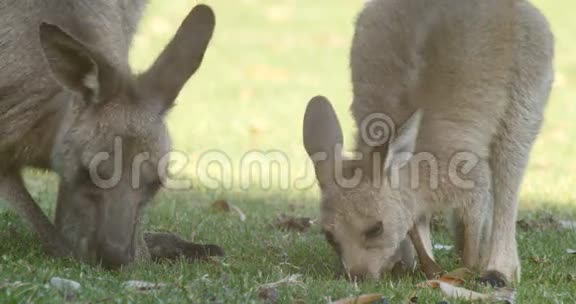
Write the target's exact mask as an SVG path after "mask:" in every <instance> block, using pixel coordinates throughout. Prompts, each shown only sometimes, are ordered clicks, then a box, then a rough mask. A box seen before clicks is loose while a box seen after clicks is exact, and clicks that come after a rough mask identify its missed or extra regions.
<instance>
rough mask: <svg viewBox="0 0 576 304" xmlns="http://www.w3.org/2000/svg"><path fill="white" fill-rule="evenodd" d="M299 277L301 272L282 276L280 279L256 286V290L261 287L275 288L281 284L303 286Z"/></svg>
mask: <svg viewBox="0 0 576 304" xmlns="http://www.w3.org/2000/svg"><path fill="white" fill-rule="evenodd" d="M301 278H302V275H301V274H292V275H289V276H287V277H285V278H283V279H282V280H279V281H276V282H273V283H266V284H262V285H260V286H258V290H260V289H262V288H277V287H279V286H282V285H298V286H300V287H304V283H303V282H302V280H301Z"/></svg>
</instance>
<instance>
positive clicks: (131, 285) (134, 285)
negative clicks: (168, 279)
mask: <svg viewBox="0 0 576 304" xmlns="http://www.w3.org/2000/svg"><path fill="white" fill-rule="evenodd" d="M122 286H124V288H127V289H135V290H138V291H150V290H154V289H161V288H164V287H166V284H164V283H150V282H144V281H127V282H124V284H122Z"/></svg>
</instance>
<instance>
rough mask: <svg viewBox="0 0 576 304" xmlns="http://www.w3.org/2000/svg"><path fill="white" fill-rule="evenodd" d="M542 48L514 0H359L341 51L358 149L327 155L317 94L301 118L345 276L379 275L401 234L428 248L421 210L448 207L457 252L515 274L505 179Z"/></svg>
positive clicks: (541, 92)
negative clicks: (347, 48) (347, 52)
mask: <svg viewBox="0 0 576 304" xmlns="http://www.w3.org/2000/svg"><path fill="white" fill-rule="evenodd" d="M553 57H554V38H553V35H552V33H551V32H550V29H549V25H548V22H547V20H546V18H545V17H544V16H543V15H542V14H541V13H540V12H539V11H538V9H536V8H535V7H534V6H533V5H531V4H530V3H529V2H527V1H523V0H433V1H431V0H372V1H367V3H366V5H365V8H364V9H363V11H362V12H361V13H360V15H359V17H358V19H357V22H356V32H355V35H354V39H353V46H352V51H351V59H350V62H351V69H352V83H353V90H354V100H353V102H352V113H353V115H354V118H355V121H356V125H357V127H358V136H357V152H358V153H357V154H358V155H359V156H361V157H360V159H356V160H355V161H344V163H343V164H341V163H340V161H341V160H342V159H343V156H342V151H341V149H342V140H343V139H342V131H341V129H340V125H339V123H338V119H337V116H336V114H335V112H334V110H333V109H332V107H331V105H330V103H329V102H328V101H327V100H326V98H324V97H317V98H315V99H313V100H312V101H311V102H310V104H309V106H308V109H307V113H306V116H305V118H304V145H305V147H306V150H307V151H308V153H309V155H310V156H312V158H313V159H314V160H316V162H315V169H316V175H317V179H318V182H319V184H320V188H321V192H322V202H321V204H322V208H321V219H322V220H321V222H322V226H323V228H324V231H325V233H326V236H327V238H328V241H329V242H330V243H331V244H332V245H333V246H334V247H335V248H336V249H337V251H338V252H339V253H340V256H341V259H342V262H343V264H344V266H345V267H346V270H347V271H348V272H349V273H350V274H351V275H352V276H358V277H364V276H368V277H371V278H379V277H380V275H381V273H382V272H384V271H387V270H389V269H390V268H391V267H392V265H394V263H396V262H398V261H399V260H400V259H401V258H402V255H401V254H399V252H401V251H400V250H399V248H401V244H403V243H404V242H405V241H406V240H407V239H412V241H414V245H415V247H417V248H416V249H419V250H418V251H419V254H420V255H421V257H422V255H427V256H429V257H433V255H432V244H431V241H430V231H429V218H430V215H431V213H432V212H452V211H454V214H455V218H456V222H457V225H455V226H456V228H457V231H456V236H457V238H456V239H457V240H456V241H457V242H456V243H457V244H458V245H459V247H460V248H459V249H460V250H461V251H462V256H463V263H464V265H465V266H467V267H469V268H474V269H478V270H481V271H484V274H485V275H484V276H483V278H484V279H486V280H488V281H489V282H491V283H493V285H496V284H498V285H501V284H506V283H511V282H518V281H519V280H520V261H519V258H518V252H517V244H516V226H515V225H516V217H517V210H518V193H519V189H520V186H521V182H522V179H523V176H524V171H525V168H526V165H527V162H528V159H529V155H530V151H531V148H532V146H533V143H534V141H535V139H536V137H537V134H538V133H539V131H540V128H541V124H542V120H543V116H544V114H543V113H544V109H545V106H546V104H547V101H548V98H549V94H550V91H551V87H552V82H553V78H554V68H553ZM382 177H384V178H382ZM408 236H410V237H408Z"/></svg>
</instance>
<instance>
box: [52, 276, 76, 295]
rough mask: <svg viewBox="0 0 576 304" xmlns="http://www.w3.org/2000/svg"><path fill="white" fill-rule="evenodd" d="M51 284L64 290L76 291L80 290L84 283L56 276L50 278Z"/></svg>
mask: <svg viewBox="0 0 576 304" xmlns="http://www.w3.org/2000/svg"><path fill="white" fill-rule="evenodd" d="M50 286H52V287H54V288H56V289H58V290H59V291H62V292H76V291H80V289H81V288H82V285H80V283H78V282H76V281H72V280H67V279H62V278H58V277H54V278H51V279H50Z"/></svg>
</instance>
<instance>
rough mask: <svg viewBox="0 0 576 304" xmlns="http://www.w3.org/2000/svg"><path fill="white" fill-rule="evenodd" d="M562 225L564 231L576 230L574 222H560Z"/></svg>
mask: <svg viewBox="0 0 576 304" xmlns="http://www.w3.org/2000/svg"><path fill="white" fill-rule="evenodd" d="M560 225H561V226H562V228H564V229H571V230H576V222H574V221H560Z"/></svg>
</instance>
